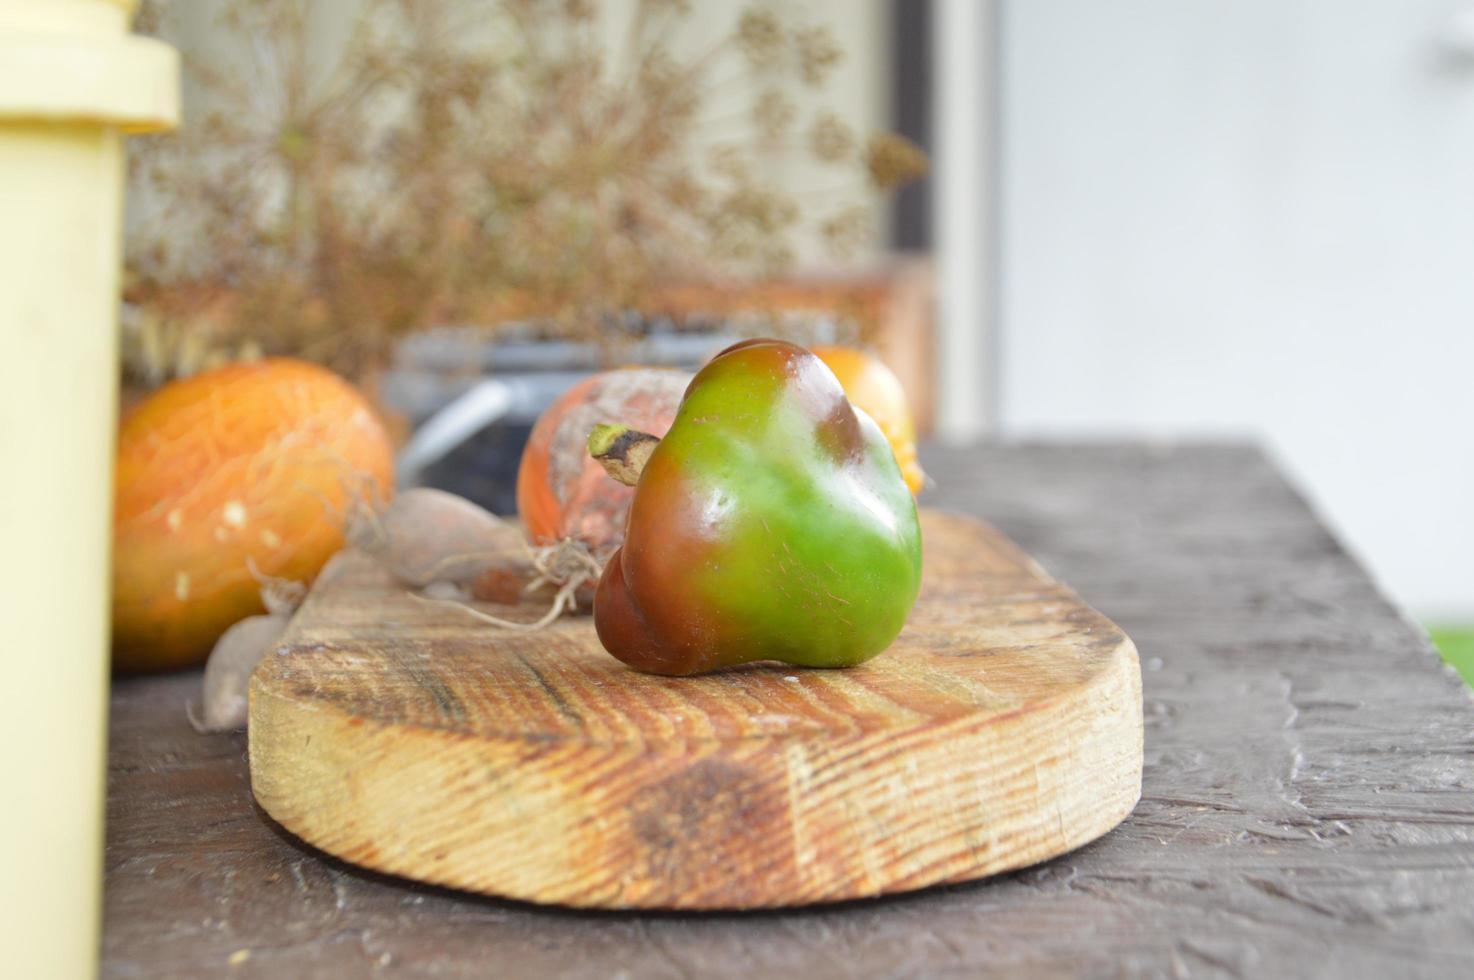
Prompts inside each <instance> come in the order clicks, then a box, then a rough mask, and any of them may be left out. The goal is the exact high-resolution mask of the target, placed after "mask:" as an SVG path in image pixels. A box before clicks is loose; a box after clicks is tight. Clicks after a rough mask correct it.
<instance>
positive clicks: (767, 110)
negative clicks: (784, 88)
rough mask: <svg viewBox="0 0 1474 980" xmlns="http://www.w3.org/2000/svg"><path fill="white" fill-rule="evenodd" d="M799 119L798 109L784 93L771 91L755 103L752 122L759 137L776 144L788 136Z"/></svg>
mask: <svg viewBox="0 0 1474 980" xmlns="http://www.w3.org/2000/svg"><path fill="white" fill-rule="evenodd" d="M796 118H798V107H797V106H796V105H794V104H793V100H792V99H790V98H789V97H788V96H786V95H784V94H783V93H782V92H779V91H776V90H769V91H767V92H764V93H763V94H762V95H760V96H758V100H757V102H755V103H753V107H752V121H753V124H754V125H755V126H756V127H757V131H758V135H759V136H761V137H762V138H763V139H764V140H766V141H768V142H770V143H776V142H778V141H780V140H782V139H783V138H784V137H785V136H787V135H788V131H789V130H790V129H791V128H792V127H793V121H794V120H795V119H796Z"/></svg>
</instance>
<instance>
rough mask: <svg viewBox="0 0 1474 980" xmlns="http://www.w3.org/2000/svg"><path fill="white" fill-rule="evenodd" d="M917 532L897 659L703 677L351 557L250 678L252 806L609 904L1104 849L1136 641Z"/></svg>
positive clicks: (1117, 785)
mask: <svg viewBox="0 0 1474 980" xmlns="http://www.w3.org/2000/svg"><path fill="white" fill-rule="evenodd" d="M922 527H923V534H924V538H925V572H924V578H923V588H922V595H921V598H920V600H919V601H918V602H917V605H916V608H915V610H914V611H913V613H912V616H911V619H910V621H909V623H908V625H907V627H906V629H905V631H903V633H902V634H901V637H900V638H899V639H898V640H897V642H896V644H895V645H894V646H893V647H892V648H891V649H890V650H889V651H887V652H886V653H885V654H883V655H881V656H880V657H879V658H877V659H875V660H873V661H871V662H870V663H868V664H865V665H863V666H861V667H858V668H854V669H851V670H832V671H821V670H803V669H797V668H789V667H785V666H782V665H769V664H762V665H752V666H749V667H747V668H745V669H738V670H733V671H729V672H725V673H719V674H713V675H707V676H702V677H696V678H670V677H656V676H651V675H645V674H639V673H636V672H634V671H632V670H630V669H629V668H627V667H625V666H624V665H623V664H621V663H619V662H618V661H616V660H614V659H613V658H612V657H610V656H609V655H608V654H606V653H605V652H604V651H603V649H602V648H601V647H600V646H599V642H598V639H597V638H596V637H595V635H594V631H593V626H592V623H591V621H590V620H589V619H588V617H574V618H566V619H564V620H561V621H560V622H559V623H558V624H557V625H556V626H554V627H552V628H550V629H547V630H544V631H541V632H538V633H533V634H520V633H511V632H506V631H500V630H496V629H494V628H492V627H488V626H486V625H484V624H481V623H479V622H477V621H476V620H474V619H472V618H470V617H466V616H463V615H461V614H459V613H457V612H456V611H455V610H448V609H446V608H444V607H437V606H429V605H425V604H421V603H417V602H415V601H414V600H413V599H412V598H410V597H409V596H407V595H406V594H405V593H404V592H403V590H402V589H400V588H399V587H398V586H396V585H395V584H394V583H393V582H392V581H391V580H390V579H389V578H388V576H387V575H385V574H384V573H383V572H381V571H380V570H379V569H378V568H377V567H376V566H375V565H374V564H373V563H372V562H371V561H370V560H369V559H367V558H365V557H363V556H360V555H346V556H343V557H342V558H340V559H339V560H338V561H336V562H334V564H333V565H332V566H331V567H330V569H329V570H328V571H327V572H326V573H325V574H324V575H323V577H322V578H321V579H320V581H319V582H318V584H317V586H316V587H315V588H314V590H313V592H312V595H311V596H310V597H309V599H308V601H307V603H306V604H305V605H304V606H303V608H302V610H301V612H300V613H299V614H298V616H297V617H296V619H295V620H294V622H293V626H292V627H291V629H290V630H289V632H288V634H287V635H286V636H285V637H284V639H283V643H282V646H281V647H279V648H278V652H277V653H276V654H274V655H270V656H268V658H267V660H266V661H265V662H264V663H263V665H262V666H261V668H260V669H258V671H257V672H256V675H255V676H254V678H253V679H252V683H251V727H250V754H251V776H252V786H253V789H254V791H255V795H256V798H257V800H258V801H259V802H260V804H261V805H262V807H264V808H265V810H266V811H267V812H268V813H269V814H270V815H271V816H272V817H273V818H275V819H276V820H277V821H279V822H280V823H281V824H282V825H283V826H284V827H286V828H287V829H288V830H290V831H292V832H293V833H295V834H297V835H298V836H300V837H302V838H303V839H304V840H306V841H308V842H309V843H311V844H314V845H315V846H317V847H319V848H321V849H323V850H325V851H327V852H329V853H332V854H335V855H337V856H339V857H341V858H343V859H345V860H348V861H351V862H353V863H356V864H359V865H362V866H365V867H369V868H373V869H376V870H379V871H384V872H388V873H391V874H396V875H402V876H405V877H409V878H414V879H417V880H421V881H427V882H432V883H436V884H442V885H448V886H451V887H456V888H462V889H467V890H470V891H476V892H483V893H487V894H493V895H501V896H506V897H510V898H518V899H525V900H529V901H536V902H548V903H558V904H565V905H574V906H589V907H602V908H688V909H699V908H757V907H765V906H781V905H795V904H804V903H811V902H818V901H832V900H839V899H847V898H858V897H863V896H869V895H878V894H883V893H888V892H895V891H902V890H906V889H913V888H919V887H923V886H926V885H931V884H936V883H939V882H948V881H962V880H967V879H972V878H978V877H982V876H985V875H989V874H994V873H997V872H999V871H1004V870H1008V869H1011V868H1017V867H1021V866H1024V865H1028V864H1033V863H1036V862H1038V861H1041V860H1044V859H1046V858H1048V857H1052V856H1054V855H1057V854H1060V853H1063V852H1065V851H1068V850H1071V849H1073V848H1075V847H1079V846H1080V845H1082V844H1084V843H1086V842H1088V841H1090V840H1093V839H1094V838H1096V837H1098V836H1100V835H1101V834H1103V833H1105V832H1106V831H1107V830H1109V829H1110V828H1111V827H1113V826H1115V825H1116V824H1117V823H1118V822H1119V821H1120V820H1121V819H1123V818H1124V817H1125V815H1126V814H1127V813H1128V812H1130V810H1131V808H1132V806H1133V805H1134V804H1135V802H1136V800H1137V798H1138V796H1139V793H1140V781H1141V759H1142V742H1141V739H1142V719H1141V694H1140V671H1139V668H1138V665H1137V658H1136V651H1135V648H1134V647H1133V645H1132V643H1131V641H1130V640H1129V639H1128V638H1127V637H1126V636H1125V635H1124V634H1123V633H1122V632H1121V631H1120V630H1119V629H1118V628H1117V627H1116V626H1115V625H1114V624H1112V623H1111V622H1110V621H1109V620H1107V619H1105V618H1104V617H1102V616H1101V615H1100V614H1099V613H1097V612H1095V611H1094V610H1092V609H1090V608H1089V607H1088V606H1086V605H1084V604H1083V603H1082V602H1081V601H1080V600H1079V598H1078V597H1076V596H1075V595H1074V594H1073V593H1072V592H1070V591H1069V589H1067V588H1065V587H1064V586H1063V585H1061V584H1059V583H1058V582H1055V581H1054V580H1052V579H1050V578H1049V577H1048V576H1047V575H1046V574H1045V573H1044V572H1043V571H1042V570H1040V569H1039V568H1038V567H1037V566H1036V565H1034V564H1033V562H1032V561H1030V560H1029V558H1028V557H1027V556H1026V555H1024V554H1023V553H1022V552H1020V551H1019V550H1018V549H1017V548H1015V547H1014V546H1013V545H1012V544H1011V543H1010V542H1008V541H1007V540H1006V539H1005V538H1003V537H1002V536H1001V535H999V534H998V533H997V532H996V531H994V530H993V529H991V528H989V527H987V526H986V525H984V524H981V523H978V522H976V521H974V520H971V519H969V518H964V517H958V516H954V515H949V514H943V513H937V512H929V511H925V510H923V512H922ZM499 611H500V612H502V613H504V614H507V613H509V611H508V610H506V609H501V610H499ZM537 612H538V610H537V609H536V608H535V607H534V606H532V605H529V606H528V607H527V608H525V609H523V610H520V611H510V614H512V615H518V614H520V615H521V616H522V617H523V618H526V619H531V618H534V616H535V615H536V613H537Z"/></svg>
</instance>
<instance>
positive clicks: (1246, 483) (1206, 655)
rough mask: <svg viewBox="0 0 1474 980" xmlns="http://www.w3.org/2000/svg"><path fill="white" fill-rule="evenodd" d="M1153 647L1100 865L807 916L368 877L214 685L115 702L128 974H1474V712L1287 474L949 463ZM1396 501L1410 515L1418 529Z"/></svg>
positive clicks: (1116, 448)
mask: <svg viewBox="0 0 1474 980" xmlns="http://www.w3.org/2000/svg"><path fill="white" fill-rule="evenodd" d="M925 462H926V464H927V468H928V469H929V470H930V471H931V472H932V474H933V476H934V477H935V478H936V481H937V484H938V487H937V489H936V490H935V491H934V492H933V493H932V494H931V496H930V498H929V502H930V503H932V504H933V505H936V506H942V507H951V508H954V509H958V510H964V511H968V512H971V513H975V514H978V515H981V516H983V517H985V518H987V519H989V520H991V521H993V522H995V523H996V524H997V525H998V526H999V527H1001V528H1002V529H1003V530H1004V531H1005V532H1007V533H1008V534H1009V535H1011V536H1012V537H1013V538H1014V539H1015V540H1016V541H1018V542H1019V543H1020V544H1022V545H1023V546H1024V547H1025V548H1027V549H1029V550H1030V551H1031V552H1033V554H1034V555H1035V556H1037V557H1038V558H1039V559H1040V560H1041V561H1042V562H1043V564H1044V565H1045V566H1046V567H1047V568H1048V569H1050V570H1051V571H1052V572H1054V573H1055V574H1056V575H1058V576H1060V577H1061V578H1063V579H1065V580H1066V581H1067V582H1069V583H1070V584H1071V585H1073V586H1074V587H1075V588H1077V589H1078V590H1079V591H1080V592H1081V593H1082V594H1083V596H1084V597H1085V599H1086V600H1087V601H1089V602H1091V603H1092V604H1093V605H1095V606H1096V607H1098V608H1099V609H1100V610H1101V611H1102V612H1104V613H1105V614H1106V615H1108V616H1110V617H1111V618H1112V619H1114V620H1116V621H1117V622H1118V623H1120V624H1121V625H1122V626H1123V627H1125V629H1126V630H1127V631H1128V632H1129V633H1130V634H1131V636H1132V637H1134V638H1135V640H1136V642H1137V644H1138V646H1139V648H1140V651H1141V659H1142V668H1143V675H1144V682H1145V699H1146V719H1147V721H1146V724H1147V732H1146V773H1145V785H1144V789H1143V797H1142V800H1141V803H1140V805H1138V807H1137V808H1136V811H1135V813H1134V814H1133V815H1132V816H1130V817H1128V818H1127V820H1126V822H1125V823H1124V824H1123V825H1122V826H1121V827H1120V828H1118V829H1117V830H1116V831H1114V832H1113V833H1111V834H1109V835H1107V836H1106V837H1105V838H1103V839H1102V840H1100V841H1099V842H1097V843H1095V844H1093V845H1090V846H1088V847H1086V848H1084V849H1082V850H1080V851H1077V852H1075V853H1073V854H1069V855H1066V856H1065V857H1062V858H1059V859H1057V860H1055V861H1052V862H1049V863H1048V864H1044V865H1041V866H1039V867H1035V868H1032V869H1029V870H1026V871H1023V872H1019V873H1016V874H1011V875H1006V876H1004V877H1001V878H997V879H994V880H992V881H986V882H981V883H976V884H971V885H965V886H956V887H947V888H938V889H933V890H930V891H926V892H920V893H915V894H911V895H906V896H900V897H896V898H890V899H883V900H876V901H866V902H856V903H851V904H847V905H842V906H829V907H821V908H813V909H807V910H802V911H797V912H782V913H752V914H743V915H710V914H708V915H670V914H666V915H650V914H643V915H637V914H616V913H586V912H585V913H578V912H567V911H561V910H558V909H549V908H538V907H534V906H526V905H520V904H516V903H512V902H502V901H495V900H489V899H482V898H473V897H467V896H463V895H459V894H455V893H452V892H448V891H441V890H437V889H434V888H428V887H422V886H417V885H411V884H406V883H404V882H400V881H396V880H393V879H388V878H384V877H380V876H376V875H373V874H369V873H365V872H361V871H358V870H356V869H354V868H352V867H349V866H346V865H344V864H342V863H340V862H337V861H334V860H331V859H328V858H324V857H322V856H321V855H319V854H317V853H315V852H313V851H312V850H311V849H310V848H307V847H306V846H304V845H301V844H299V843H297V842H296V841H295V840H294V839H292V838H290V837H289V836H287V835H286V834H285V833H284V832H283V831H281V830H279V829H278V828H276V827H275V826H274V825H273V824H272V823H271V822H270V820H269V819H267V818H266V817H265V816H264V815H263V814H262V813H261V812H260V811H259V810H258V809H257V808H256V807H255V806H254V804H253V803H252V800H251V793H250V789H249V781H248V777H247V771H246V759H245V739H244V737H243V736H240V735H226V736H209V737H203V736H199V735H196V734H194V732H193V731H191V730H190V728H189V727H188V725H187V724H186V723H185V719H184V707H183V706H184V703H185V701H186V700H187V699H188V698H190V697H193V696H194V692H195V690H196V685H197V683H198V679H197V677H196V676H194V675H178V676H172V677H164V678H155V679H137V680H124V681H119V682H118V683H117V684H116V685H115V687H114V692H113V700H112V710H113V718H112V742H111V752H110V766H109V773H108V829H107V886H106V898H105V923H104V928H105V934H104V948H103V972H104V975H106V976H110V977H134V976H138V977H201V976H214V975H229V976H261V977H272V978H276V977H331V978H340V977H354V976H378V975H384V976H395V977H400V976H405V977H417V976H427V977H430V976H433V977H509V978H511V977H517V978H521V977H536V976H546V975H553V976H578V977H613V976H628V977H685V976H718V977H726V976H731V977H741V978H754V977H764V976H777V975H799V976H803V977H805V978H806V980H815V978H820V977H829V976H840V977H843V976H883V977H912V976H924V975H973V974H978V973H990V972H996V973H999V974H1004V975H1010V976H1019V975H1026V974H1027V975H1047V976H1055V975H1077V974H1083V975H1089V976H1143V975H1145V976H1166V977H1196V976H1222V975H1229V976H1300V977H1316V976H1324V977H1337V978H1343V977H1362V976H1365V977H1384V976H1407V975H1410V974H1411V975H1426V976H1450V977H1453V976H1474V701H1471V698H1470V694H1469V691H1468V690H1467V689H1465V688H1464V687H1463V686H1462V685H1461V683H1460V682H1459V680H1458V678H1457V677H1455V676H1454V675H1453V674H1452V672H1451V671H1449V670H1446V669H1444V668H1443V667H1442V666H1441V665H1440V663H1439V661H1438V658H1437V655H1436V654H1435V653H1434V652H1433V650H1432V649H1431V647H1430V646H1429V644H1428V641H1427V640H1426V639H1425V638H1424V637H1423V635H1422V633H1421V632H1420V631H1419V630H1418V629H1417V628H1416V627H1414V626H1412V625H1411V624H1410V623H1408V622H1407V621H1406V620H1405V619H1404V618H1403V617H1402V616H1401V615H1400V614H1399V613H1398V612H1397V611H1396V610H1395V609H1394V608H1393V607H1392V606H1390V605H1389V604H1388V602H1387V600H1386V599H1385V598H1384V597H1383V596H1382V595H1381V593H1380V592H1378V591H1377V589H1376V587H1375V586H1374V585H1373V584H1372V582H1371V581H1370V580H1369V578H1368V577H1367V574H1366V573H1365V572H1364V571H1363V570H1362V569H1361V568H1360V567H1359V566H1358V565H1357V564H1356V562H1355V561H1353V560H1352V559H1351V558H1350V557H1348V555H1347V554H1346V552H1345V550H1344V549H1343V548H1342V546H1341V545H1340V544H1339V543H1338V542H1337V541H1336V540H1335V538H1334V537H1332V536H1331V534H1330V533H1329V532H1328V531H1327V530H1326V529H1325V528H1324V527H1323V526H1322V525H1321V524H1320V522H1319V521H1318V520H1317V519H1316V517H1315V515H1314V514H1313V513H1312V512H1311V511H1310V510H1309V509H1308V508H1307V507H1306V505H1305V503H1304V502H1303V501H1302V500H1301V498H1300V497H1299V496H1298V495H1297V494H1296V493H1295V491H1293V490H1292V489H1291V488H1290V487H1289V486H1287V485H1286V483H1285V481H1284V479H1283V478H1282V477H1281V476H1280V475H1279V474H1278V473H1277V472H1276V471H1275V470H1274V469H1273V467H1272V466H1271V465H1270V464H1269V463H1268V462H1267V461H1266V460H1265V458H1264V456H1263V455H1262V454H1260V453H1259V452H1258V451H1257V450H1254V449H1252V448H1249V447H1243V446H1186V447H1182V446H1143V445H1100V446H1088V447H1082V446H1022V447H1004V448H1000V447H987V448H982V449H975V450H971V451H967V452H963V451H953V450H949V451H936V452H932V453H930V454H929V456H928V457H927V458H926V460H925ZM1392 505H1393V504H1392V503H1391V502H1389V506H1392Z"/></svg>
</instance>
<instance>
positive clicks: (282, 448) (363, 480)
mask: <svg viewBox="0 0 1474 980" xmlns="http://www.w3.org/2000/svg"><path fill="white" fill-rule="evenodd" d="M393 478H394V458H393V449H392V447H391V446H390V444H389V439H388V436H386V435H385V433H384V429H383V427H382V426H381V425H380V424H379V420H378V418H377V417H376V416H375V415H374V412H373V409H372V408H370V407H369V404H368V402H367V401H366V400H365V399H364V397H363V396H362V395H360V394H359V393H358V391H357V390H356V389H355V388H354V387H353V386H352V385H350V384H349V383H348V382H346V381H344V380H343V379H342V378H340V377H338V376H337V375H335V374H333V373H332V372H330V371H328V370H326V369H324V368H321V367H318V366H317V365H315V364H307V363H305V362H302V361H294V360H290V359H286V358H278V359H272V360H266V361H259V362H256V363H252V364H236V365H231V366H229V367H224V368H220V369H219V370H216V371H209V372H207V373H205V374H200V375H197V376H195V377H193V378H189V379H187V380H184V381H176V382H174V383H173V384H170V385H167V386H165V387H163V388H161V389H159V390H158V391H157V392H155V393H154V394H153V395H151V396H150V397H149V398H148V399H147V400H145V401H143V402H141V403H139V404H138V405H137V406H135V407H134V408H133V409H132V410H131V411H130V412H129V413H128V415H127V417H126V418H125V419H124V420H123V423H122V427H121V429H120V431H119V433H118V456H117V473H116V491H115V498H114V505H113V664H114V666H116V667H117V668H118V669H119V670H124V671H140V670H161V669H167V668H172V667H182V666H186V665H188V664H194V663H200V662H202V661H204V659H205V657H206V656H207V655H208V654H209V652H210V648H211V646H213V645H214V643H215V641H216V639H218V638H219V636H220V635H221V634H222V633H223V632H225V630H226V629H227V628H228V627H230V626H231V625H232V624H234V623H236V622H239V621H240V620H242V619H244V618H245V617H247V616H250V615H253V614H256V613H260V612H262V611H264V610H263V607H262V603H261V586H260V583H259V582H257V580H256V578H255V577H254V575H253V574H252V566H253V565H254V567H255V569H256V571H257V572H260V573H261V574H264V575H272V576H277V577H281V578H286V579H292V580H295V581H302V582H308V581H311V580H312V578H313V577H314V576H315V575H316V574H317V572H318V570H319V569H320V568H322V566H323V563H324V562H326V561H327V560H328V558H330V557H332V555H333V554H334V553H335V552H336V551H337V550H338V549H339V548H341V547H342V546H343V519H342V515H343V513H344V512H345V511H346V509H347V506H348V503H349V497H350V494H353V493H355V492H365V493H371V494H373V495H375V496H379V497H385V496H387V495H388V494H389V493H390V492H391V489H392V487H393Z"/></svg>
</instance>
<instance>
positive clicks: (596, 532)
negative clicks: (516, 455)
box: [517, 367, 691, 555]
mask: <svg viewBox="0 0 1474 980" xmlns="http://www.w3.org/2000/svg"><path fill="white" fill-rule="evenodd" d="M690 380H691V376H690V375H689V374H687V373H686V372H684V371H676V370H669V369H665V368H644V367H632V368H620V369H618V370H614V371H605V372H603V373H602V374H596V375H593V376H592V377H590V378H586V379H584V380H583V381H580V382H579V383H578V384H576V385H574V386H573V387H572V388H570V389H568V391H566V392H564V393H563V395H562V396H561V397H559V399H558V400H557V401H555V402H554V403H553V404H552V406H551V407H549V408H548V410H547V411H546V412H544V413H543V414H542V416H541V417H540V418H539V419H538V420H537V424H535V425H534V426H533V427H532V435H531V436H530V437H529V438H528V440H527V448H526V449H524V450H523V452H522V463H521V465H520V467H519V468H518V470H517V513H518V516H520V517H521V518H522V523H523V524H524V525H525V526H526V528H527V533H528V536H529V537H531V539H532V541H533V543H534V544H539V545H547V544H553V543H555V542H557V541H561V540H563V539H565V538H572V539H574V540H576V541H581V542H583V543H584V544H585V545H587V546H588V548H589V550H590V551H591V552H593V553H594V554H595V555H602V554H603V553H605V552H607V551H609V550H611V549H612V547H613V546H614V545H617V544H618V543H619V542H620V540H621V539H622V538H623V537H624V519H625V514H626V513H627V512H628V510H629V505H630V500H631V499H632V498H633V497H634V493H635V491H634V488H632V487H626V486H623V485H622V484H619V483H616V482H615V481H613V480H611V479H610V478H609V475H608V474H607V473H605V472H604V467H603V466H601V465H600V464H599V462H598V461H597V460H595V459H593V458H592V457H590V456H589V454H588V449H587V444H588V438H589V430H590V429H592V428H593V427H594V425H595V424H597V423H599V422H615V421H617V422H623V423H625V424H626V425H630V426H633V427H634V428H637V429H640V430H642V431H645V432H649V433H651V434H652V435H657V436H664V435H665V433H666V432H667V431H668V430H669V429H670V426H671V422H672V421H674V419H675V417H676V409H677V408H679V407H680V404H681V396H682V395H683V394H684V393H685V391H686V385H687V384H688V383H689V382H690Z"/></svg>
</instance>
